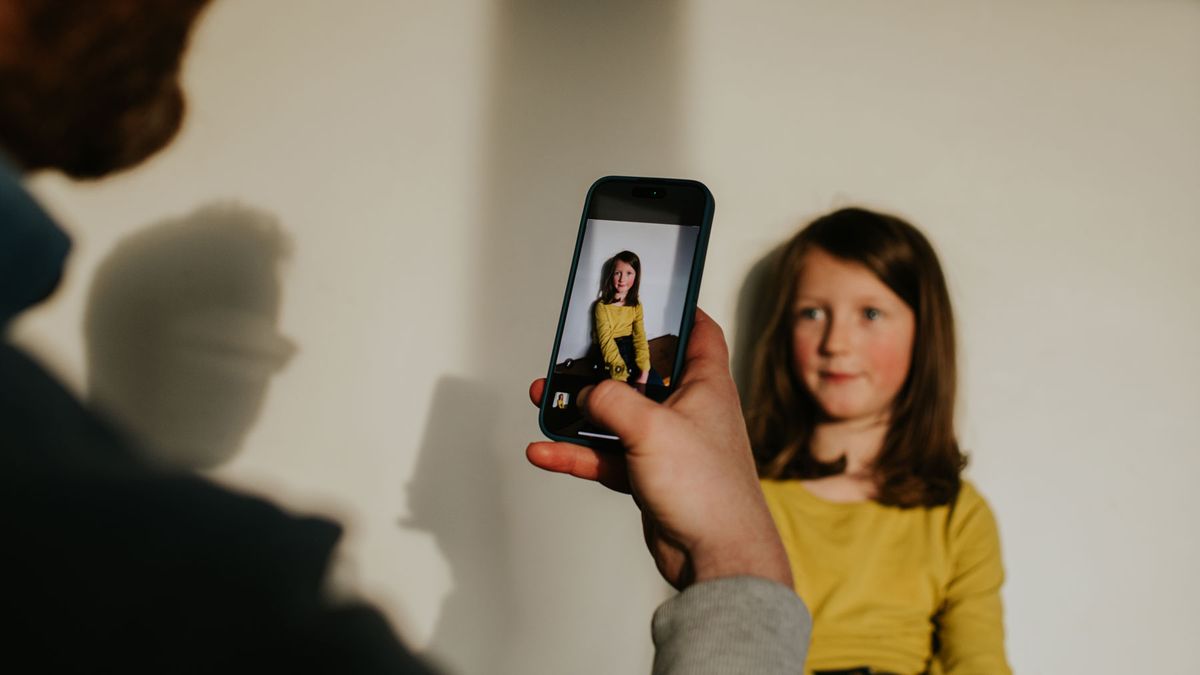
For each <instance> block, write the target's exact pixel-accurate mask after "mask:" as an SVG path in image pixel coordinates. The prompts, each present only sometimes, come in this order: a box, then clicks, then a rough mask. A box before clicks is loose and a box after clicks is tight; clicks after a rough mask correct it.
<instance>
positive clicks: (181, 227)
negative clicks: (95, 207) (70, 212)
mask: <svg viewBox="0 0 1200 675" xmlns="http://www.w3.org/2000/svg"><path fill="white" fill-rule="evenodd" d="M289 248H290V243H289V239H288V237H287V236H286V235H285V234H284V232H283V230H282V229H281V228H280V226H279V224H278V222H277V221H276V219H275V217H274V216H272V215H270V214H268V213H266V212H263V211H260V210H257V209H254V208H251V207H247V206H243V205H239V204H235V203H214V204H209V205H205V206H202V207H200V208H198V209H196V210H195V211H193V212H192V213H190V214H188V215H186V216H183V217H180V218H170V219H167V220H164V221H161V222H158V223H155V224H153V225H151V226H149V227H147V228H145V229H143V230H140V231H138V232H136V233H134V234H132V235H130V236H128V237H126V238H124V239H122V240H121V241H120V242H119V243H118V244H117V246H116V247H115V248H114V249H113V251H112V252H111V253H110V254H109V255H108V257H106V258H105V259H104V261H103V262H102V263H101V264H100V266H99V267H98V268H97V271H96V275H95V278H94V279H93V282H92V285H91V290H90V293H89V296H88V304H87V311H86V315H85V319H84V338H85V344H86V349H87V397H88V399H89V400H90V402H91V403H92V404H93V405H94V406H95V407H96V408H97V409H99V410H100V411H102V412H103V413H105V414H106V415H108V416H110V417H111V418H112V419H113V420H114V421H115V422H116V423H117V424H118V425H119V426H121V427H122V428H123V429H124V430H125V431H126V432H127V433H128V434H130V435H131V436H132V438H133V441H134V443H135V445H136V446H137V447H140V448H141V449H142V451H143V452H144V454H145V455H146V456H147V458H148V459H150V460H152V461H154V462H156V463H159V464H163V465H166V466H170V467H173V468H189V469H199V468H211V467H214V466H217V465H219V464H221V463H223V462H226V461H228V460H230V459H231V458H232V457H233V456H235V455H236V454H237V452H238V451H239V450H240V449H241V446H242V443H243V441H244V439H245V437H246V435H247V433H249V431H250V429H251V428H252V427H253V425H254V423H255V422H256V421H257V419H258V415H259V412H260V410H261V408H262V403H263V400H264V398H265V396H266V391H267V386H268V384H269V383H270V379H271V377H272V376H273V375H274V374H275V373H277V372H278V371H279V370H281V369H282V368H283V367H284V366H285V365H286V363H287V362H288V360H289V359H290V358H291V356H292V354H293V353H294V351H295V347H294V346H293V344H292V342H291V341H290V340H288V339H287V338H285V337H283V336H282V335H280V334H279V331H278V322H279V310H280V301H281V298H282V288H281V284H280V280H279V267H280V265H281V263H282V262H283V261H284V260H286V258H287V257H288V253H289Z"/></svg>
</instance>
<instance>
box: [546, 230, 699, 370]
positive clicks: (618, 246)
mask: <svg viewBox="0 0 1200 675" xmlns="http://www.w3.org/2000/svg"><path fill="white" fill-rule="evenodd" d="M699 233H700V230H699V228H696V227H680V226H678V225H663V224H661V223H631V222H625V221H618V220H589V221H588V224H587V228H586V230H585V233H584V237H583V245H582V246H581V247H580V250H579V269H578V270H577V271H576V273H575V285H574V286H573V287H572V288H571V303H570V306H569V307H568V308H567V321H566V324H565V325H564V326H563V334H562V340H561V343H560V344H559V348H558V360H559V361H560V362H561V361H562V360H564V359H568V358H576V359H578V358H582V357H583V356H586V355H587V351H588V349H589V348H590V347H591V344H592V332H591V331H592V320H591V308H592V302H593V301H594V300H595V299H596V297H597V294H598V293H599V290H600V274H601V272H602V270H603V267H604V262H605V261H606V260H608V259H609V258H611V257H613V256H614V255H616V254H617V253H620V252H621V251H624V250H631V251H633V252H634V253H636V254H637V255H638V259H639V260H640V261H641V268H642V281H641V284H640V285H639V286H638V299H639V301H640V302H641V303H642V315H643V317H644V322H645V324H646V336H647V337H648V338H650V339H651V340H653V339H654V338H656V337H659V336H662V335H679V324H680V323H681V322H682V321H683V303H684V300H685V299H686V298H687V284H688V273H689V272H690V271H691V267H692V261H693V260H694V259H695V250H696V237H697V236H698V235H699Z"/></svg>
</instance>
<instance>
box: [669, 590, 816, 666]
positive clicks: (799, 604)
mask: <svg viewBox="0 0 1200 675" xmlns="http://www.w3.org/2000/svg"><path fill="white" fill-rule="evenodd" d="M811 633H812V617H811V616H810V615H809V612H808V608H807V607H805V606H804V602H803V601H802V600H800V598H799V596H797V595H796V593H795V592H794V591H793V590H792V589H790V588H788V587H787V586H784V585H782V584H779V583H776V582H774V581H768V580H766V579H763V578H760V577H750V576H744V577H727V578H723V579H714V580H712V581H706V582H704V583H700V584H696V585H694V586H692V587H690V588H688V589H687V590H685V591H684V592H683V593H680V594H679V595H677V596H675V597H674V598H672V599H671V600H668V601H667V602H665V603H663V604H662V605H661V606H659V608H658V610H657V611H655V613H654V620H653V622H652V624H651V634H652V635H653V638H654V646H655V654H654V671H653V672H654V675H680V674H682V673H687V674H689V675H692V674H696V675H741V674H743V673H755V674H756V675H775V674H778V675H783V674H784V673H789V674H794V673H801V672H803V670H804V659H805V657H806V656H807V654H808V639H809V636H810V635H811Z"/></svg>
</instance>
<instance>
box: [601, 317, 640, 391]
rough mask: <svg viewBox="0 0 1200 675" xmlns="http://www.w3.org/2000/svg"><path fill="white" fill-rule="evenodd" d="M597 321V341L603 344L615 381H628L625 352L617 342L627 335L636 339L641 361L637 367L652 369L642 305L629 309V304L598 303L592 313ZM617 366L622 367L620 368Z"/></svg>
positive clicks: (634, 341) (634, 342)
mask: <svg viewBox="0 0 1200 675" xmlns="http://www.w3.org/2000/svg"><path fill="white" fill-rule="evenodd" d="M592 311H593V313H594V315H595V319H596V342H597V343H599V345H600V353H601V354H602V355H603V356H604V362H605V363H607V364H608V366H609V367H610V368H611V371H610V372H611V374H612V378H613V379H614V380H620V381H622V382H625V381H628V379H629V370H628V368H626V366H625V359H623V358H621V351H620V350H619V349H617V343H616V342H615V340H616V339H617V338H619V337H624V336H626V335H632V336H633V349H634V353H635V355H636V359H637V367H638V369H639V370H641V371H642V372H647V371H649V370H650V345H649V343H648V342H647V341H646V324H645V322H644V321H643V316H644V315H643V313H642V305H641V303H638V305H637V306H636V307H626V306H625V305H606V304H604V303H603V302H597V303H596V307H595V309H594V310H592ZM617 366H620V368H618V367H617Z"/></svg>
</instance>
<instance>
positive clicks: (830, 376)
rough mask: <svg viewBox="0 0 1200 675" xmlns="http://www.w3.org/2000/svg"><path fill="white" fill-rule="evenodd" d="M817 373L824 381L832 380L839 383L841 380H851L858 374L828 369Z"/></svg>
mask: <svg viewBox="0 0 1200 675" xmlns="http://www.w3.org/2000/svg"><path fill="white" fill-rule="evenodd" d="M817 375H819V376H820V377H821V379H822V380H825V381H826V382H832V383H834V384H841V383H843V382H849V381H851V380H853V379H854V378H856V377H858V375H856V374H854V373H839V372H834V371H828V370H823V371H820V372H819V373H817Z"/></svg>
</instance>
